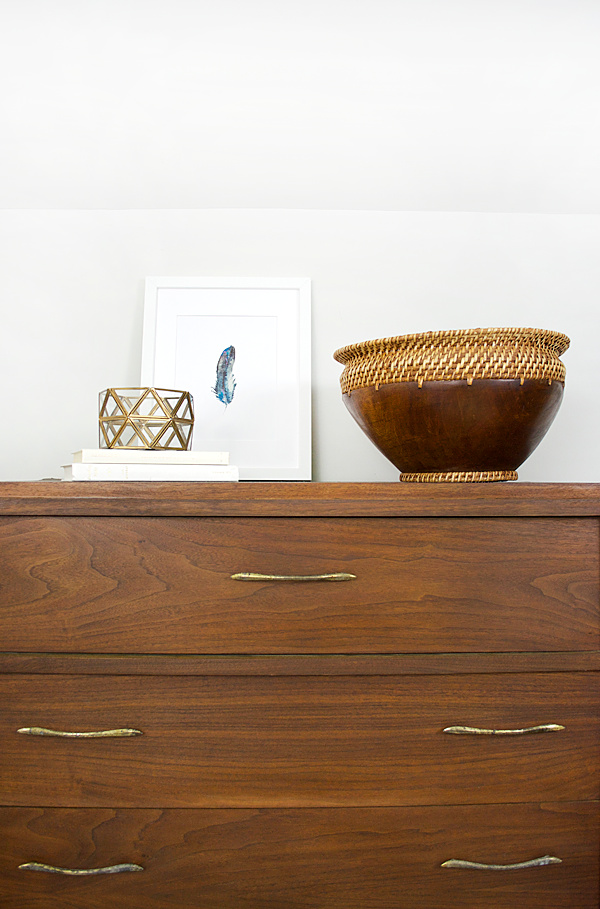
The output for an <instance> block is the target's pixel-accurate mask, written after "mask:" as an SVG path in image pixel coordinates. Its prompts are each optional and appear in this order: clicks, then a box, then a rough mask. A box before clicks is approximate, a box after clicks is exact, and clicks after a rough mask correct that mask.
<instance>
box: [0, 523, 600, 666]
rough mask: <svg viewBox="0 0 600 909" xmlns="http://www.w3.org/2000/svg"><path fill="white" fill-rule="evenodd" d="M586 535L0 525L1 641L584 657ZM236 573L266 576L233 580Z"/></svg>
mask: <svg viewBox="0 0 600 909" xmlns="http://www.w3.org/2000/svg"><path fill="white" fill-rule="evenodd" d="M598 527H599V525H598V521H597V519H596V518H559V519H547V518H511V517H507V518H325V519H321V518H302V519H299V518H264V519H261V518H251V519H245V518H225V519H220V518H202V519H199V518H117V517H98V518H83V517H82V518H78V517H76V518H67V517H64V518H63V517H48V518H27V517H19V518H2V519H0V639H2V641H3V644H2V646H3V649H5V650H12V651H28V650H34V651H42V652H65V651H67V652H68V651H86V652H89V653H102V652H111V653H311V652H313V653H353V652H357V653H384V652H388V653H389V652H392V653H393V652H405V653H409V652H460V651H463V652H469V651H471V652H472V651H481V650H483V651H494V650H496V651H525V650H530V651H532V650H537V651H542V650H546V651H549V650H554V651H561V650H594V649H597V648H598V647H599V646H600V623H599V612H600V610H599V601H600V593H599V577H600V568H599V558H600V540H599V530H598ZM248 573H250V574H259V575H264V576H266V577H265V578H263V579H262V580H240V579H236V578H233V577H232V576H235V575H239V574H248ZM340 574H341V575H342V576H344V577H346V579H345V580H337V581H336V580H325V579H315V578H319V577H320V576H322V575H334V576H338V575H340ZM349 575H351V576H353V577H348V576H349ZM281 576H286V577H292V578H298V577H303V578H306V577H308V578H311V580H302V581H301V580H281V579H278V578H281Z"/></svg>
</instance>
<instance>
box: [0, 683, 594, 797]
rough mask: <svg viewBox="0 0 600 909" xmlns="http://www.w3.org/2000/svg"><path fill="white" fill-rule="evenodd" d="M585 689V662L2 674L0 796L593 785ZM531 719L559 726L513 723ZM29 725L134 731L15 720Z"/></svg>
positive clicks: (522, 789)
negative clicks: (393, 672)
mask: <svg viewBox="0 0 600 909" xmlns="http://www.w3.org/2000/svg"><path fill="white" fill-rule="evenodd" d="M599 695H600V691H599V676H598V673H595V672H582V673H527V674H520V673H516V674H506V675H503V676H499V677H494V676H493V675H465V676H391V677H389V676H388V677H381V676H373V677H364V676H362V677H361V676H357V677H345V676H337V677H333V676H323V677H312V676H309V677H297V676H296V677H294V676H291V677H283V676H280V677H273V678H268V677H262V676H258V677H249V676H241V677H227V676H223V677H219V676H215V677H202V676H200V677H178V676H174V677H160V676H154V677H149V676H146V677H144V676H137V677H127V676H123V677H112V676H60V675H54V676H42V675H36V676H25V675H24V676H9V675H6V676H4V677H2V678H0V702H1V703H2V704H3V710H2V715H1V719H0V750H1V754H2V757H1V759H0V760H1V764H2V773H1V779H2V783H1V789H0V804H5V805H47V806H50V805H56V804H59V805H65V806H72V807H78V806H90V807H91V806H103V805H112V806H118V807H247V806H249V805H251V806H264V807H290V806H336V805H337V806H349V805H364V806H368V805H382V806H385V805H419V804H429V805H436V804H437V805H443V804H458V803H463V804H467V803H473V804H477V803H482V802H491V801H493V802H507V803H510V802H524V801H538V800H552V801H556V800H562V799H565V800H582V799H595V798H598V794H599V779H598V777H599V771H598V762H597V756H598V746H599V744H600V724H599V717H598V713H599V711H600V697H599ZM546 724H553V725H556V726H563V727H564V728H563V729H557V730H555V731H546V732H526V733H520V732H518V730H522V729H529V728H531V727H536V726H539V725H546ZM453 727H459V729H458V730H456V729H453ZM460 727H475V728H478V729H496V730H497V729H500V730H510V731H511V732H512V733H514V734H485V733H475V734H473V733H470V732H468V731H467V732H465V731H464V730H461V729H460ZM36 728H42V729H50V730H53V731H54V732H67V733H73V732H105V731H108V730H135V731H137V732H138V733H141V734H131V735H123V736H116V737H113V736H109V737H104V736H102V737H92V738H82V737H75V738H73V737H71V736H68V737H65V736H50V735H37V734H31V733H27V732H21V733H19V732H17V730H19V729H24V730H31V729H33V730H35V729H36ZM445 729H450V730H452V731H448V732H444V730H445ZM456 732H458V733H459V734H455V733H456Z"/></svg>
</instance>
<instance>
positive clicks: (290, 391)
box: [141, 277, 311, 480]
mask: <svg viewBox="0 0 600 909" xmlns="http://www.w3.org/2000/svg"><path fill="white" fill-rule="evenodd" d="M310 304H311V284H310V279H308V278H204V277H203V278H170V277H167V278H155V277H150V278H146V292H145V304H144V333H143V345H142V375H141V384H142V385H143V386H151V387H154V386H160V387H162V388H181V389H185V390H186V391H189V392H191V394H192V396H193V399H194V412H195V424H194V433H193V443H192V449H193V450H202V451H228V452H229V453H230V461H231V463H232V464H234V465H236V466H237V467H239V470H240V479H244V480H310V478H311V425H310V421H311V383H310Z"/></svg>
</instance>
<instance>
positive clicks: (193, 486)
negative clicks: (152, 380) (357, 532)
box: [0, 482, 600, 517]
mask: <svg viewBox="0 0 600 909" xmlns="http://www.w3.org/2000/svg"><path fill="white" fill-rule="evenodd" d="M0 514H5V515H10V514H14V515H18V514H20V515H82V516H84V515H98V516H100V515H124V516H132V515H139V516H144V515H146V516H159V515H162V516H175V515H179V516H184V515H187V516H194V515H196V516H204V517H208V516H211V515H212V516H251V515H252V516H256V517H268V516H269V517H277V516H282V515H285V516H288V517H292V516H296V517H325V516H339V517H342V516H346V517H369V516H381V517H383V516H389V517H392V516H398V517H408V516H413V517H419V516H421V517H425V516H430V517H444V516H446V517H448V516H456V517H458V516H462V515H473V516H475V515H478V516H488V517H492V516H504V517H510V516H518V515H523V516H525V515H529V516H532V517H533V516H553V515H556V516H566V515H572V516H583V515H596V516H597V515H600V484H599V483H521V482H518V483H484V484H481V483H433V484H430V485H429V484H424V485H422V484H418V485H416V486H415V485H412V484H405V483H263V482H242V483H156V482H154V483H139V482H137V483H95V482H88V483H60V482H34V483H28V482H12V483H0Z"/></svg>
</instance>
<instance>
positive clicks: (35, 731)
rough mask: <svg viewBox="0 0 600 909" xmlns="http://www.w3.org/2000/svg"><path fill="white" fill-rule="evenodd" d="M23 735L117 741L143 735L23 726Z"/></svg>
mask: <svg viewBox="0 0 600 909" xmlns="http://www.w3.org/2000/svg"><path fill="white" fill-rule="evenodd" d="M17 732H19V733H20V734H21V735H48V736H54V737H56V738H62V739H117V738H122V737H124V736H130V735H143V732H141V731H140V730H139V729H102V730H100V731H99V732H62V731H61V730H60V729H44V728H43V727H42V726H23V727H22V728H21V729H17Z"/></svg>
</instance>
